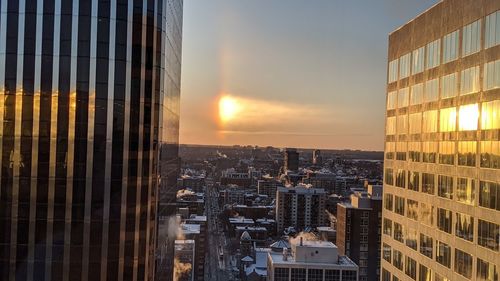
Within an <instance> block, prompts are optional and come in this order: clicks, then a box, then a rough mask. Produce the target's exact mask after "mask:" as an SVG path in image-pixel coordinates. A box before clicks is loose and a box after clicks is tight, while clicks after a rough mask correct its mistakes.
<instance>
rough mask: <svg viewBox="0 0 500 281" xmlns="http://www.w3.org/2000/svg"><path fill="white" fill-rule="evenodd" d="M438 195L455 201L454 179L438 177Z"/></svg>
mask: <svg viewBox="0 0 500 281" xmlns="http://www.w3.org/2000/svg"><path fill="white" fill-rule="evenodd" d="M438 195H439V196H440V197H443V198H448V199H453V177H450V176H443V175H439V176H438Z"/></svg>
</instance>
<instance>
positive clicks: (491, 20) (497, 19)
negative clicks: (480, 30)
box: [484, 11, 500, 48]
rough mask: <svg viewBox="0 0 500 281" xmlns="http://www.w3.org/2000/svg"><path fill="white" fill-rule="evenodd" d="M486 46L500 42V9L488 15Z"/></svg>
mask: <svg viewBox="0 0 500 281" xmlns="http://www.w3.org/2000/svg"><path fill="white" fill-rule="evenodd" d="M484 41H485V44H484V45H485V48H490V47H493V46H495V45H497V44H500V11H496V12H494V13H492V14H490V15H488V16H487V17H486V32H485V40H484Z"/></svg>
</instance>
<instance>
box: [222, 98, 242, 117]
mask: <svg viewBox="0 0 500 281" xmlns="http://www.w3.org/2000/svg"><path fill="white" fill-rule="evenodd" d="M238 111H240V104H239V103H238V102H237V101H236V99H234V98H232V97H230V96H223V97H221V98H220V100H219V118H220V120H221V121H222V122H228V121H230V120H232V119H234V118H235V117H236V114H237V113H238Z"/></svg>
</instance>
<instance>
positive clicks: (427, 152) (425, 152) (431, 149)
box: [422, 142, 438, 163]
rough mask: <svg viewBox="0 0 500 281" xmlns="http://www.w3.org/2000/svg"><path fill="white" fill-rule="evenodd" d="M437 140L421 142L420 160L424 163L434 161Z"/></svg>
mask: <svg viewBox="0 0 500 281" xmlns="http://www.w3.org/2000/svg"><path fill="white" fill-rule="evenodd" d="M437 148H438V145H437V142H423V143H422V161H423V162H426V163H436V154H437V150H438V149H437Z"/></svg>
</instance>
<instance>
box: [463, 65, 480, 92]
mask: <svg viewBox="0 0 500 281" xmlns="http://www.w3.org/2000/svg"><path fill="white" fill-rule="evenodd" d="M460 77H461V81H460V95H467V94H472V93H475V92H478V91H479V66H474V67H471V68H467V69H464V70H462V72H461V74H460Z"/></svg>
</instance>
